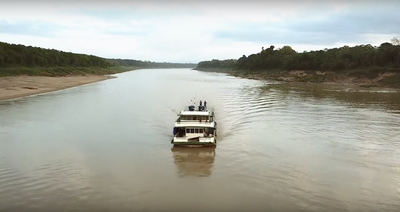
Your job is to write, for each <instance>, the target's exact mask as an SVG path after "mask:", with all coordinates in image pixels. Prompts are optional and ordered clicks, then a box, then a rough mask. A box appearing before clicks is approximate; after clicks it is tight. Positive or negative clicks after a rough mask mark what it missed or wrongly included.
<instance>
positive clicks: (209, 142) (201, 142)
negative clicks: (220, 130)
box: [171, 137, 217, 147]
mask: <svg viewBox="0 0 400 212" xmlns="http://www.w3.org/2000/svg"><path fill="white" fill-rule="evenodd" d="M171 144H173V145H174V146H187V147H189V146H198V147H200V146H216V145H217V140H216V139H215V137H211V138H199V139H196V140H192V139H185V138H177V137H174V138H173V139H172V141H171Z"/></svg>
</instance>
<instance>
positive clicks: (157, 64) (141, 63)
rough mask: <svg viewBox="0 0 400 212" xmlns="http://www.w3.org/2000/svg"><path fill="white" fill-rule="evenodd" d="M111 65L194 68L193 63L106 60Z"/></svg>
mask: <svg viewBox="0 0 400 212" xmlns="http://www.w3.org/2000/svg"><path fill="white" fill-rule="evenodd" d="M107 61H108V62H110V63H111V64H113V65H118V66H131V67H138V68H194V67H196V65H197V64H195V63H168V62H151V61H141V60H132V59H107Z"/></svg>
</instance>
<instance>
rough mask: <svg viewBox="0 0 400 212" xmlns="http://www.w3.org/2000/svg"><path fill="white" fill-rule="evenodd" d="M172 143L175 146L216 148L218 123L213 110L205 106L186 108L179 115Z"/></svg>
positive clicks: (205, 103)
mask: <svg viewBox="0 0 400 212" xmlns="http://www.w3.org/2000/svg"><path fill="white" fill-rule="evenodd" d="M178 116H179V117H178V119H177V120H176V121H175V126H174V130H173V134H174V138H173V139H172V141H171V143H172V144H174V145H175V146H210V145H211V146H215V145H216V144H217V140H216V137H217V122H216V120H215V114H214V110H213V108H210V107H208V106H207V102H206V101H205V102H204V105H201V103H200V105H199V106H197V107H196V106H194V105H193V104H192V105H190V106H187V107H185V108H184V109H183V110H181V111H180V112H179V114H178Z"/></svg>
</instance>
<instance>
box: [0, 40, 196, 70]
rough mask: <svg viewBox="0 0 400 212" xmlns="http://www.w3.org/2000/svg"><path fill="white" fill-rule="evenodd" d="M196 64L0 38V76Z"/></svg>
mask: <svg viewBox="0 0 400 212" xmlns="http://www.w3.org/2000/svg"><path fill="white" fill-rule="evenodd" d="M196 65H197V64H190V63H182V64H179V63H166V62H164V63H163V62H151V61H140V60H131V59H108V58H102V57H98V56H94V55H87V54H77V53H71V52H64V51H60V50H56V49H45V48H40V47H33V46H25V45H21V44H9V43H5V42H0V76H14V75H44V76H65V75H84V74H113V73H120V72H123V71H128V70H133V69H140V68H194V67H196Z"/></svg>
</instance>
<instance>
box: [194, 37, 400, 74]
mask: <svg viewBox="0 0 400 212" xmlns="http://www.w3.org/2000/svg"><path fill="white" fill-rule="evenodd" d="M227 67H228V68H232V69H238V70H268V69H281V70H289V71H290V70H305V71H307V70H310V71H340V70H349V69H363V68H375V67H385V68H400V42H399V39H398V38H393V39H392V40H391V43H389V42H385V43H382V44H381V45H380V46H372V45H370V44H368V45H357V46H354V47H349V46H343V47H340V48H331V49H324V50H317V51H304V52H300V53H299V52H296V51H295V50H294V49H293V48H292V47H290V46H283V47H282V48H279V49H275V46H273V45H271V46H270V47H269V48H267V49H264V47H262V49H261V52H258V53H255V54H251V55H249V56H246V55H243V56H242V57H240V58H238V59H237V60H215V59H214V60H211V61H202V62H200V63H199V64H198V65H197V67H196V68H197V69H204V68H227Z"/></svg>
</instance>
